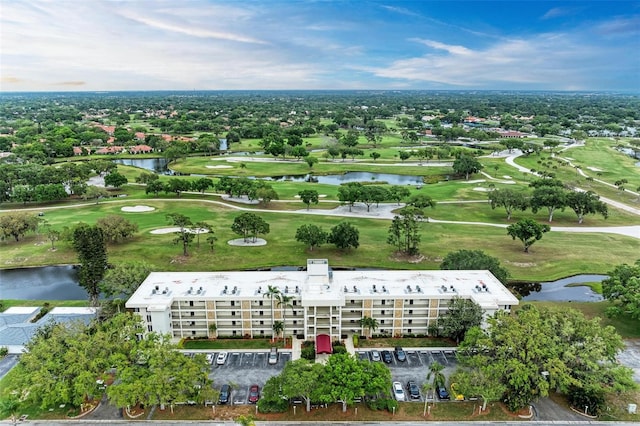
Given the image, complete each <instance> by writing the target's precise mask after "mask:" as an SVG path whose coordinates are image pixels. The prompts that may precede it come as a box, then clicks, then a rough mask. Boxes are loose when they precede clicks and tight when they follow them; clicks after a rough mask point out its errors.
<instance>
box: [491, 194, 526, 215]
mask: <svg viewBox="0 0 640 426" xmlns="http://www.w3.org/2000/svg"><path fill="white" fill-rule="evenodd" d="M488 197H489V204H491V208H492V209H494V210H495V208H496V207H504V209H505V211H506V212H507V220H511V214H512V213H513V211H514V210H521V211H525V210H526V209H527V207H529V201H528V199H527V197H526V195H525V194H524V193H522V192H518V191H514V190H512V189H509V188H505V189H495V190H493V191H489V193H488Z"/></svg>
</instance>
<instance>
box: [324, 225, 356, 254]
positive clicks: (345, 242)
mask: <svg viewBox="0 0 640 426" xmlns="http://www.w3.org/2000/svg"><path fill="white" fill-rule="evenodd" d="M327 242H329V243H331V244H334V245H335V246H336V247H337V248H339V249H341V250H348V249H350V248H353V249H357V248H358V246H360V232H359V231H358V228H356V227H355V226H353V225H351V224H350V223H349V222H340V223H339V224H337V225H336V226H334V227H333V228H331V232H330V233H329V238H328V239H327Z"/></svg>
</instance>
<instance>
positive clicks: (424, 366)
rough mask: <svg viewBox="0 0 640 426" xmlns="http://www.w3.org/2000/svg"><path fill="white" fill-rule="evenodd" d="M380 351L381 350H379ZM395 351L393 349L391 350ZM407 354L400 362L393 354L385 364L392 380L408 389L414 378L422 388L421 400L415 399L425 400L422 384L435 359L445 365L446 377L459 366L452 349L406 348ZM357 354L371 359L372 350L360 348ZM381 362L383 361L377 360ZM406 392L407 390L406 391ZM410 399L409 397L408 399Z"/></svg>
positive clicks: (368, 359) (365, 358)
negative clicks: (389, 361) (389, 362)
mask: <svg viewBox="0 0 640 426" xmlns="http://www.w3.org/2000/svg"><path fill="white" fill-rule="evenodd" d="M378 351H379V352H380V351H381V350H378ZM391 352H392V353H393V350H392V351H391ZM405 352H406V354H407V360H406V361H404V362H399V361H398V359H397V358H396V357H395V355H394V356H393V360H392V362H391V364H385V365H386V366H387V367H389V370H390V371H391V381H393V382H400V383H402V386H403V387H404V388H405V390H406V386H407V382H408V381H409V380H413V381H414V382H416V384H417V385H418V387H419V388H420V400H417V399H414V400H413V401H415V402H418V401H422V402H424V397H425V395H424V394H423V392H422V385H424V384H425V383H426V382H427V374H429V366H430V365H431V363H433V362H434V361H438V362H439V363H440V364H442V365H444V367H445V368H444V370H443V371H442V372H443V373H444V375H445V377H447V378H448V377H449V375H451V374H452V373H453V372H454V371H455V370H456V367H457V361H456V355H455V352H454V351H452V350H440V349H433V350H430V349H428V348H423V349H419V350H412V349H405ZM356 355H357V356H358V358H360V359H361V360H365V361H369V362H373V361H371V350H366V351H364V350H359V351H356ZM376 362H381V361H376ZM448 385H449V382H448V381H447V389H448V388H449V386H448ZM405 393H406V392H405ZM407 401H409V399H407Z"/></svg>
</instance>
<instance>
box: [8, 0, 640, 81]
mask: <svg viewBox="0 0 640 426" xmlns="http://www.w3.org/2000/svg"><path fill="white" fill-rule="evenodd" d="M0 31H1V34H0V36H1V37H0V78H1V81H0V90H1V91H67V90H69V91H85V90H90V91H96V90H98V91H101V90H192V89H202V90H205V89H211V90H237V89H463V90H467V89H504V90H616V91H618V90H622V91H634V92H639V91H640V1H634V2H616V1H570V2H545V1H520V2H515V1H493V2H485V1H417V0H416V1H391V0H389V1H377V0H376V1H367V0H359V1H358V0H354V1H330V0H316V1H311V0H310V1H302V0H291V1H270V0H261V1H259V0H255V1H239V0H238V1H217V0H209V1H205V0H193V1H177V0H171V1H100V0H77V1H75V0H59V1H35V0H33V1H20V0H15V1H9V0H6V1H5V0H2V1H0Z"/></svg>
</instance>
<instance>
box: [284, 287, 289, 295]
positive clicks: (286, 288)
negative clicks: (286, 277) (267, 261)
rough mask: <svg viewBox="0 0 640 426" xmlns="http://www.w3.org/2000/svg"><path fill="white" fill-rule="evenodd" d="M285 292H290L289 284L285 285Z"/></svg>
mask: <svg viewBox="0 0 640 426" xmlns="http://www.w3.org/2000/svg"><path fill="white" fill-rule="evenodd" d="M284 293H285V294H287V293H289V286H288V285H286V286H284Z"/></svg>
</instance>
